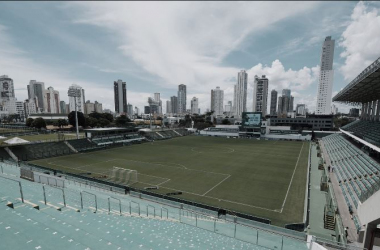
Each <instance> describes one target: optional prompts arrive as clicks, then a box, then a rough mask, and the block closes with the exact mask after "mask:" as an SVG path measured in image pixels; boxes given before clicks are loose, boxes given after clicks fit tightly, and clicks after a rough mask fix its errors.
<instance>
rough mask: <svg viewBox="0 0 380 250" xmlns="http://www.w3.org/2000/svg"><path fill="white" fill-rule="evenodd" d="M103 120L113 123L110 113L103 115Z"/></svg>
mask: <svg viewBox="0 0 380 250" xmlns="http://www.w3.org/2000/svg"><path fill="white" fill-rule="evenodd" d="M101 118H104V119H107V120H108V121H109V122H113V115H112V114H110V113H103V114H102V116H101Z"/></svg>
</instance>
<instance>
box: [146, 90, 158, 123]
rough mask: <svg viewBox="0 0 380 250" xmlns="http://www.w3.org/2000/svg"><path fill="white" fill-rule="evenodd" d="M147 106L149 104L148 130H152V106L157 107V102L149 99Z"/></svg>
mask: <svg viewBox="0 0 380 250" xmlns="http://www.w3.org/2000/svg"><path fill="white" fill-rule="evenodd" d="M148 104H149V118H150V129H152V106H158V105H159V102H158V101H156V100H155V99H153V98H152V97H149V98H148Z"/></svg>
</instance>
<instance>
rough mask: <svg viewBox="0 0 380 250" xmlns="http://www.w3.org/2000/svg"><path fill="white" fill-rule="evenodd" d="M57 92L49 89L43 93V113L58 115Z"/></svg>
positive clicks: (58, 100)
mask: <svg viewBox="0 0 380 250" xmlns="http://www.w3.org/2000/svg"><path fill="white" fill-rule="evenodd" d="M59 102H60V99H59V92H58V91H57V90H54V88H53V87H49V88H47V89H46V90H45V91H44V107H45V112H47V113H50V114H59V113H60V103H59Z"/></svg>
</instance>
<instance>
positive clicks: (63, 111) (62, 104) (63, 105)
mask: <svg viewBox="0 0 380 250" xmlns="http://www.w3.org/2000/svg"><path fill="white" fill-rule="evenodd" d="M59 109H60V111H61V114H67V113H68V112H67V111H66V102H65V101H60V102H59Z"/></svg>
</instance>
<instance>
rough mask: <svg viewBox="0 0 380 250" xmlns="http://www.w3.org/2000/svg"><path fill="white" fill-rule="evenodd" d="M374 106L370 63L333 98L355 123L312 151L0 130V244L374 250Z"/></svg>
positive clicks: (302, 146) (378, 73)
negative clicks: (352, 109) (354, 111)
mask: <svg viewBox="0 0 380 250" xmlns="http://www.w3.org/2000/svg"><path fill="white" fill-rule="evenodd" d="M379 99H380V58H379V59H377V60H376V61H375V62H374V63H373V64H371V65H370V66H369V67H368V68H367V69H365V70H364V71H363V72H362V73H361V74H360V75H358V76H357V77H356V78H355V79H354V80H353V81H352V82H351V83H350V84H348V85H347V86H346V87H345V88H344V89H343V90H342V91H341V92H339V93H338V94H337V95H336V96H335V97H334V98H333V100H334V101H335V102H341V103H349V104H355V105H361V106H362V114H361V117H360V119H359V120H356V121H354V122H352V123H349V124H348V125H346V126H344V127H342V128H340V131H339V132H338V133H330V134H329V133H325V134H319V135H317V136H314V138H312V139H313V140H306V139H304V140H300V139H296V140H279V139H281V138H283V137H282V136H283V134H282V135H279V137H278V139H277V140H276V137H275V136H272V137H271V139H270V140H269V139H268V138H265V137H263V138H260V137H258V138H256V137H255V138H254V139H246V137H240V138H232V137H231V138H229V137H218V136H210V135H201V134H200V135H194V134H190V133H189V132H188V130H187V129H167V130H164V129H160V130H142V131H137V130H136V129H128V128H107V129H86V130H84V133H83V134H82V135H81V137H82V138H80V139H73V137H72V135H69V134H67V135H62V134H40V133H38V132H36V131H31V130H29V129H27V128H23V127H21V126H18V127H12V126H7V127H5V126H4V127H3V128H2V133H1V134H2V135H3V136H8V137H9V136H19V137H20V138H19V139H20V140H18V141H15V142H9V141H8V142H7V141H5V142H3V143H2V146H1V148H0V156H1V158H2V162H1V175H0V185H1V188H0V193H1V196H2V198H1V200H2V208H1V209H0V213H1V217H0V225H1V227H0V230H1V235H2V241H3V243H2V244H7V246H9V247H10V248H9V249H32V248H33V249H34V248H35V249H41V248H46V249H50V248H51V247H52V246H59V249H61V248H62V249H63V248H64V249H187V248H198V249H377V248H378V247H379V246H380V244H379V240H380V236H379V234H380V230H379V228H378V225H379V223H380V209H377V208H379V201H380V192H379V191H378V190H379V187H380V179H379V172H380V163H379V158H380V157H379V156H380V154H379V153H380V148H379V146H380V130H379V129H380V124H379V114H380V112H379V110H380V109H379V107H380V106H379V101H378V100H379ZM260 130H261V129H260V127H258V130H255V129H253V130H252V131H253V132H252V131H251V133H255V134H259V135H260ZM215 131H216V132H218V133H219V132H221V131H222V132H223V129H217V130H215ZM255 131H258V132H257V133H256V132H255ZM227 132H230V131H227ZM233 132H234V133H236V131H233ZM243 132H244V131H243ZM239 133H240V132H239ZM244 133H249V131H247V130H246V131H245V132H244ZM236 137H237V136H236ZM22 138H25V139H28V140H29V141H27V143H25V141H26V140H25V141H24V139H22ZM74 138H75V137H74ZM7 143H9V144H7ZM347 228H348V229H349V230H348V231H347ZM16 239H17V240H16Z"/></svg>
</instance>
